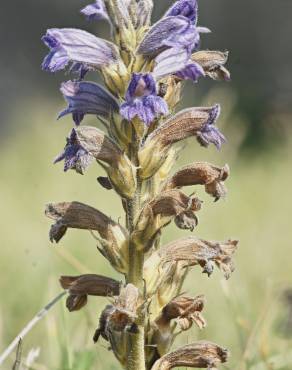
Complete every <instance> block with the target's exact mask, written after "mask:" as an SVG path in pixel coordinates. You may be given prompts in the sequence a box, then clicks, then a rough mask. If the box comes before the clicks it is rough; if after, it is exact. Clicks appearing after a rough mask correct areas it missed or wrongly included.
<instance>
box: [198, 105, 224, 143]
mask: <svg viewBox="0 0 292 370" xmlns="http://www.w3.org/2000/svg"><path fill="white" fill-rule="evenodd" d="M220 111H221V108H220V105H219V104H216V105H214V107H213V108H212V110H211V111H210V113H209V119H208V122H207V123H206V125H205V126H204V127H203V129H202V130H201V131H200V132H199V133H198V134H197V139H198V141H199V143H200V144H201V145H202V146H204V147H207V146H208V145H209V144H214V145H215V146H216V148H217V149H218V150H219V149H220V148H221V146H222V144H224V143H225V142H226V139H225V137H224V135H223V134H221V132H220V131H219V129H218V128H217V127H216V126H215V123H216V121H217V119H218V117H219V115H220Z"/></svg>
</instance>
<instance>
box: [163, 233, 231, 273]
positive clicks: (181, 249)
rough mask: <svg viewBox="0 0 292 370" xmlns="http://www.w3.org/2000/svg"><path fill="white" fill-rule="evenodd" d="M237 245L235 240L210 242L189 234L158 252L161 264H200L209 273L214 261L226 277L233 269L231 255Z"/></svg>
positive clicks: (184, 265)
mask: <svg viewBox="0 0 292 370" xmlns="http://www.w3.org/2000/svg"><path fill="white" fill-rule="evenodd" d="M237 245H238V241H237V240H228V241H226V242H210V241H206V240H203V239H198V238H196V237H192V236H190V237H187V238H182V239H179V240H177V241H174V242H172V243H169V244H168V245H166V246H164V247H162V248H161V250H160V251H159V252H158V253H159V255H160V258H161V266H163V265H167V264H168V263H174V262H180V263H181V266H182V267H188V266H195V265H200V266H201V267H202V268H203V272H204V273H207V274H208V275H211V274H212V272H213V269H214V263H215V264H216V265H217V266H218V267H219V268H220V270H221V271H222V272H223V273H224V276H225V278H226V279H228V278H229V277H230V275H231V273H232V272H233V270H234V265H233V261H232V257H233V254H234V253H235V251H236V249H237Z"/></svg>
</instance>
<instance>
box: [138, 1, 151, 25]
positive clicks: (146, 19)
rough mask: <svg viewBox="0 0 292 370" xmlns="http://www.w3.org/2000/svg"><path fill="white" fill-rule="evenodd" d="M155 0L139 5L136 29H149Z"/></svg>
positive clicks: (141, 2)
mask: <svg viewBox="0 0 292 370" xmlns="http://www.w3.org/2000/svg"><path fill="white" fill-rule="evenodd" d="M152 10H153V0H140V1H139V2H138V3H137V20H136V25H135V28H140V27H145V26H146V27H147V26H149V24H150V23H151V15H152Z"/></svg>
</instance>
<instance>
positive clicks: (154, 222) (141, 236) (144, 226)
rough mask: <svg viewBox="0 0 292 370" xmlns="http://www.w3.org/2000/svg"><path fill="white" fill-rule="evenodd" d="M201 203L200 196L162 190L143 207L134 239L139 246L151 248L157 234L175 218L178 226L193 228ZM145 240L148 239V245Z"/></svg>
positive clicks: (145, 248)
mask: <svg viewBox="0 0 292 370" xmlns="http://www.w3.org/2000/svg"><path fill="white" fill-rule="evenodd" d="M201 204H202V202H201V201H200V200H199V199H198V198H195V197H189V196H187V195H185V194H184V193H183V192H182V191H180V190H169V191H164V192H162V193H161V194H160V195H158V196H157V197H155V198H154V199H153V200H151V201H150V202H148V203H147V204H146V205H145V206H144V207H143V209H142V211H141V213H140V215H139V217H138V220H137V222H136V225H135V229H134V232H133V234H132V239H133V240H134V241H135V242H136V243H137V246H138V248H139V247H140V248H144V250H147V249H149V248H151V246H152V241H153V239H154V238H155V236H156V235H157V234H158V233H159V232H160V230H161V229H162V228H163V227H164V226H166V225H167V224H169V223H170V222H171V220H172V219H175V221H176V225H177V226H178V227H180V228H184V229H191V230H192V229H193V228H194V226H196V225H197V218H196V216H195V214H194V212H197V211H199V210H200V209H201ZM143 241H144V244H143ZM145 241H148V243H147V245H145Z"/></svg>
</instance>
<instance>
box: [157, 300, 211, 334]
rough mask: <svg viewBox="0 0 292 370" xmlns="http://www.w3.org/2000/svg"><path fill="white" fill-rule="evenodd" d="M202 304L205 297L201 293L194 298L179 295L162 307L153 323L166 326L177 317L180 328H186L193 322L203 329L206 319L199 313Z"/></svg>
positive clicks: (201, 309) (202, 307)
mask: <svg viewBox="0 0 292 370" xmlns="http://www.w3.org/2000/svg"><path fill="white" fill-rule="evenodd" d="M204 305H205V297H204V296H202V295H200V296H197V297H195V298H192V297H189V296H185V295H180V296H178V297H176V298H174V299H172V300H171V301H170V302H169V303H168V304H167V305H166V306H164V307H163V309H162V312H161V314H160V316H159V317H158V318H157V319H156V320H155V323H156V325H157V326H158V327H161V326H167V325H169V324H170V322H171V320H174V319H177V322H178V325H179V327H180V329H181V330H188V329H189V328H190V327H191V326H192V325H193V323H195V324H196V325H197V326H198V327H199V328H200V329H203V328H204V327H205V326H206V321H205V319H204V318H203V316H202V314H201V312H202V311H203V309H204Z"/></svg>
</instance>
